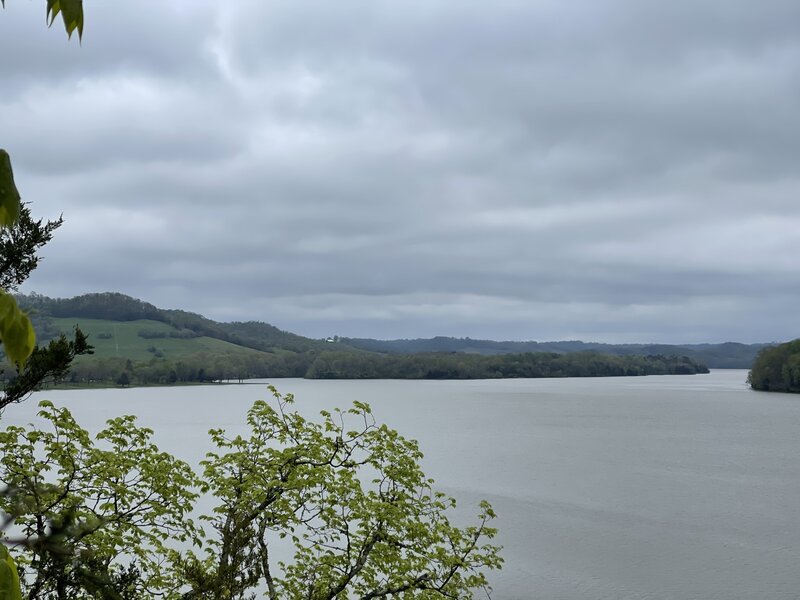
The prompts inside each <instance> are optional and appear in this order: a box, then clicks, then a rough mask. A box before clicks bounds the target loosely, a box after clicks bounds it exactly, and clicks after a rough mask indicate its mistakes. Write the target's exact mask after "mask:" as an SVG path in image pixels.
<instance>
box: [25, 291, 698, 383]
mask: <svg viewBox="0 0 800 600" xmlns="http://www.w3.org/2000/svg"><path fill="white" fill-rule="evenodd" d="M19 303H20V305H21V306H23V307H24V308H25V309H26V310H28V311H29V312H30V314H31V315H32V320H33V323H34V327H35V328H36V330H37V332H38V335H39V339H40V340H47V339H51V338H54V337H57V336H59V335H60V334H61V333H62V332H65V331H71V330H72V329H73V328H74V327H75V326H76V325H77V326H80V327H81V329H82V330H83V331H84V332H85V333H86V334H87V335H88V337H89V341H90V343H91V344H93V346H94V350H95V352H94V354H93V355H91V356H82V357H79V358H78V359H77V360H76V361H75V363H74V364H73V366H72V369H71V371H70V373H69V375H68V376H67V379H66V381H67V382H70V383H74V384H80V385H86V384H92V383H95V384H109V383H110V384H117V385H149V384H169V383H184V382H205V381H221V380H232V379H233V380H243V379H250V378H280V377H306V378H313V379H365V378H371V379H376V378H380V379H479V378H480V379H484V378H486V379H488V378H501V377H602V376H633V375H654V374H688V373H703V372H707V368H706V366H705V365H704V364H702V363H700V362H698V361H695V360H692V358H691V357H687V356H683V355H680V354H677V353H675V352H664V353H655V352H643V353H641V354H639V355H637V354H635V353H633V352H631V353H626V354H624V355H616V356H615V355H611V354H609V353H603V352H598V351H586V348H585V347H584V346H586V347H589V346H592V345H590V344H583V345H582V346H579V349H580V350H583V351H581V352H571V351H569V350H568V349H567V348H563V347H559V349H558V350H557V351H549V352H542V351H538V352H530V351H524V352H516V353H508V352H490V353H486V354H480V353H476V352H475V351H474V350H473V349H471V348H469V347H465V348H462V350H463V351H461V352H453V351H440V350H442V349H443V348H445V347H447V341H448V340H451V339H452V338H436V339H435V340H432V342H433V343H432V345H431V347H425V348H424V351H417V352H414V353H411V354H399V353H396V352H386V351H385V350H384V351H375V350H377V347H376V348H375V349H373V348H372V347H370V345H369V344H368V343H361V344H359V343H356V342H359V341H358V340H356V341H351V340H346V339H344V340H343V339H338V338H337V339H336V341H326V340H314V339H310V338H306V337H303V336H299V335H295V334H293V333H289V332H287V331H282V330H280V329H278V328H277V327H275V326H273V325H269V324H267V323H260V322H254V321H251V322H234V323H220V322H217V321H213V320H211V319H208V318H206V317H203V316H201V315H198V314H195V313H191V312H186V311H183V310H165V309H161V308H158V307H156V306H154V305H152V304H150V303H147V302H143V301H141V300H137V299H135V298H131V297H129V296H125V295H123V294H118V293H110V292H109V293H103V294H86V295H84V296H78V297H76V298H67V299H53V298H47V297H45V296H40V295H29V296H19ZM436 340H443V341H444V343H443V347H442V348H440V347H437V345H436V343H437V342H436ZM369 341H373V342H374V340H368V342H369ZM465 342H467V343H471V342H472V340H465ZM493 343H494V344H498V345H500V346H502V345H503V344H506V343H504V342H493ZM512 344H514V343H512ZM559 344H560V343H556V345H557V346H558V345H559ZM579 344H582V342H581V343H579ZM359 345H360V346H362V347H356V346H359ZM596 346H602V347H605V346H603V345H596ZM512 347H513V348H524V347H525V346H524V344H521V343H519V345H517V346H512ZM503 348H504V349H506V348H508V346H503ZM667 349H668V350H669V349H670V348H667Z"/></svg>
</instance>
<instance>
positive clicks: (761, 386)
mask: <svg viewBox="0 0 800 600" xmlns="http://www.w3.org/2000/svg"><path fill="white" fill-rule="evenodd" d="M747 381H748V382H749V383H750V387H752V388H753V389H754V390H762V391H768V392H792V393H800V339H797V340H793V341H791V342H787V343H785V344H781V345H779V346H775V347H773V348H765V349H764V350H762V351H761V352H759V354H758V356H757V357H756V360H755V363H753V368H752V369H751V370H750V375H749V376H748V378H747Z"/></svg>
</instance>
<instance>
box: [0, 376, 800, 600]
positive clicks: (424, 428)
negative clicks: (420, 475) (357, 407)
mask: <svg viewBox="0 0 800 600" xmlns="http://www.w3.org/2000/svg"><path fill="white" fill-rule="evenodd" d="M746 375H747V373H746V371H715V372H713V373H711V374H709V375H690V376H657V377H642V378H602V379H530V380H524V379H522V380H521V379H507V380H490V381H484V380H481V381H306V380H299V379H284V380H275V381H274V382H273V383H274V384H275V385H276V386H277V387H278V389H279V390H280V391H282V392H292V393H294V394H295V395H296V400H297V404H296V407H297V408H298V409H299V410H301V411H303V412H304V413H306V414H308V415H311V414H316V413H317V412H318V411H319V410H320V409H323V408H331V407H334V406H339V407H344V406H347V405H349V403H350V402H351V401H352V400H361V401H366V402H369V403H370V404H371V405H372V408H373V411H374V412H375V415H376V417H377V418H378V420H379V421H381V422H385V423H387V424H389V425H390V426H392V427H394V428H395V429H397V430H399V431H400V432H401V433H402V434H403V435H405V436H407V437H412V438H415V439H417V440H419V442H420V446H421V448H422V450H423V452H425V460H424V466H425V469H426V472H427V474H428V475H429V476H431V477H434V478H435V479H436V481H437V483H438V486H439V488H440V489H442V490H443V491H445V492H447V493H449V494H451V495H454V496H455V497H456V498H458V499H459V501H460V510H461V511H462V512H463V515H464V518H465V519H466V517H467V516H468V515H470V514H473V513H474V512H475V506H476V504H477V502H478V501H479V500H480V499H482V498H485V499H487V500H489V501H490V502H491V503H492V504H493V506H494V508H495V509H496V511H497V513H498V515H499V518H498V519H497V521H496V525H497V527H498V528H499V529H500V536H499V542H500V543H501V544H502V545H503V546H504V547H505V550H504V551H503V556H504V557H505V559H506V564H505V568H504V569H503V570H502V571H501V572H499V573H498V574H496V575H495V576H493V577H492V583H493V586H494V589H495V592H494V594H493V598H495V599H496V600H523V599H528V598H541V599H564V600H567V599H570V600H571V599H586V600H589V599H591V600H598V599H614V600H621V599H636V600H641V599H653V600H655V599H659V600H660V599H675V600H686V599H703V600H715V599H719V600H731V599H748V600H750V599H754V598H758V599H773V598H776V599H777V598H781V599H784V598H785V599H790V598H791V599H798V598H800V395H797V396H796V395H788V394H766V393H757V392H753V391H751V390H749V389H748V388H747V387H746V385H745V378H746ZM267 397H268V392H267V391H266V389H265V388H264V387H262V386H259V385H238V386H198V387H177V388H145V389H112V390H85V391H58V392H45V393H41V394H38V395H37V396H36V397H34V398H32V399H31V400H28V401H27V402H26V403H24V404H22V405H19V406H15V407H11V408H10V409H8V410H7V411H6V412H5V414H4V415H3V422H4V424H10V423H19V422H27V421H29V420H31V419H33V418H34V417H33V415H35V412H36V402H37V400H38V399H41V398H48V399H50V400H53V401H54V402H55V403H56V404H59V405H61V404H64V405H67V406H69V407H70V408H71V409H72V410H73V412H74V413H75V414H76V415H77V416H78V418H79V421H80V422H81V423H82V424H84V426H86V427H88V428H90V429H96V428H99V427H100V426H101V424H102V423H103V421H104V420H105V419H107V418H109V417H112V416H117V415H119V414H125V413H128V414H129V413H134V414H137V415H139V417H140V422H141V423H142V424H145V425H147V426H149V427H152V428H153V429H155V430H156V439H157V443H158V444H159V445H160V446H161V447H162V448H163V449H165V450H169V451H171V452H173V453H175V454H176V455H178V456H180V457H182V458H184V459H186V460H189V461H190V462H193V463H196V462H197V461H198V460H199V459H200V458H201V457H202V455H203V454H204V453H205V452H206V451H207V450H208V448H209V446H208V441H207V440H208V438H207V435H206V431H207V430H208V429H209V428H210V427H224V428H227V429H228V430H229V431H231V432H237V431H242V432H243V431H244V427H243V421H244V414H245V412H246V410H247V408H248V407H249V406H250V404H251V403H252V402H253V401H254V400H256V399H266V398H267Z"/></svg>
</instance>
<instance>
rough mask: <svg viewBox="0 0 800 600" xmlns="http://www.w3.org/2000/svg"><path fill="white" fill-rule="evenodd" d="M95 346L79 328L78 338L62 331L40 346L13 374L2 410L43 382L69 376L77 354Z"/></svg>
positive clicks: (77, 330)
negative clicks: (62, 333) (70, 336)
mask: <svg viewBox="0 0 800 600" xmlns="http://www.w3.org/2000/svg"><path fill="white" fill-rule="evenodd" d="M91 353H92V347H91V346H90V345H89V343H88V341H87V340H86V336H85V335H83V332H82V331H81V330H80V329H78V328H77V327H76V328H75V339H73V340H68V339H67V337H66V336H65V335H61V336H59V337H58V338H56V339H55V340H51V341H50V343H49V344H48V345H47V346H45V347H44V348H40V347H39V346H36V347H35V348H34V350H33V352H32V353H31V355H30V357H29V358H28V362H27V363H26V364H25V368H24V369H23V370H22V372H20V373H18V374H15V375H12V378H11V379H10V381H9V382H8V383H7V384H6V387H5V390H4V392H5V393H4V395H3V396H2V397H0V410H2V409H3V408H4V407H6V406H8V405H9V404H11V403H12V402H19V401H20V400H24V399H25V398H26V397H27V396H28V394H30V393H31V392H33V391H36V390H37V389H39V388H40V387H41V385H42V384H44V383H48V382H52V381H59V380H62V379H64V378H66V376H67V374H68V373H69V369H70V366H71V364H72V361H73V360H74V359H75V357H76V356H80V355H83V354H91Z"/></svg>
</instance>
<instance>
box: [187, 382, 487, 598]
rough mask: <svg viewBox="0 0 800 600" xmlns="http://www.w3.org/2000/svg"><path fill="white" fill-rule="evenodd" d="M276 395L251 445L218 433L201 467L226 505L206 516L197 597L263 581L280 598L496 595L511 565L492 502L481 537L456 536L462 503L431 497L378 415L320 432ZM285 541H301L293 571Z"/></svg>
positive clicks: (336, 418)
mask: <svg viewBox="0 0 800 600" xmlns="http://www.w3.org/2000/svg"><path fill="white" fill-rule="evenodd" d="M270 389H271V391H272V393H273V395H274V402H273V403H267V402H263V401H260V402H256V403H255V405H254V406H253V407H252V408H251V409H250V411H249V413H248V417H247V421H248V424H249V425H250V429H251V433H250V436H249V437H240V436H237V437H234V438H229V437H226V436H225V433H224V431H222V430H212V432H211V435H212V439H213V441H214V443H215V445H216V446H217V448H218V449H219V452H217V453H211V454H209V455H208V458H207V460H206V461H204V463H203V465H204V469H205V470H204V473H203V482H204V485H203V490H204V491H205V492H207V493H211V494H212V495H214V496H215V497H216V498H217V499H218V501H219V504H218V505H217V507H216V508H215V511H214V514H213V515H212V516H210V517H206V519H207V520H208V521H209V522H210V523H211V524H212V525H213V527H214V529H215V530H216V531H217V533H218V536H217V537H216V538H215V539H213V540H211V542H210V544H209V546H208V548H207V556H206V557H205V558H204V559H201V558H196V559H194V562H193V561H192V560H189V561H188V562H187V564H189V565H193V566H194V568H195V571H196V573H199V577H196V579H197V580H198V581H205V582H210V584H211V585H209V586H207V587H206V589H204V590H202V591H203V592H204V594H203V595H201V596H199V597H203V598H208V599H211V598H223V597H230V598H243V597H246V596H245V594H246V591H247V590H248V589H249V588H250V587H252V585H254V584H255V582H257V581H261V582H263V583H265V584H266V586H267V588H268V596H269V597H270V598H272V599H277V598H282V599H283V598H287V599H298V600H299V599H301V598H305V599H308V600H322V599H333V598H383V597H392V598H469V597H472V592H473V591H474V590H475V589H479V588H483V589H485V590H486V591H487V592H488V584H487V580H486V576H485V572H486V571H488V570H491V569H496V568H500V566H501V563H502V559H501V558H500V557H499V554H498V552H499V548H498V547H497V546H494V545H491V544H489V543H487V540H490V539H491V538H493V537H494V535H495V533H496V531H495V529H493V528H491V527H489V526H488V522H489V521H490V520H491V519H492V518H493V517H494V513H493V511H492V509H491V507H490V506H489V504H488V503H483V504H482V505H481V507H480V511H479V514H478V519H477V525H476V526H474V527H467V528H464V529H460V528H457V527H455V526H453V525H452V524H451V523H450V521H449V519H448V516H447V511H448V509H449V508H452V507H454V506H455V501H454V500H453V499H452V498H449V497H446V496H445V495H443V494H441V493H438V492H436V491H434V490H433V488H432V484H433V481H432V480H430V479H427V478H426V477H425V475H424V473H423V472H422V470H421V469H420V466H419V460H420V459H421V458H422V454H421V452H420V451H419V448H418V447H417V443H416V442H414V441H412V440H406V439H405V438H403V437H402V436H400V435H399V434H398V433H397V432H396V431H394V430H392V429H390V428H388V427H386V426H385V425H377V424H376V423H375V420H374V418H373V416H372V413H371V411H370V408H369V406H368V405H366V404H363V403H358V402H357V403H355V404H354V406H353V408H351V409H350V410H347V411H339V410H336V411H333V412H323V413H322V422H319V423H318V422H312V421H308V420H306V419H305V418H304V417H303V416H301V415H300V414H299V413H297V412H295V411H292V410H291V405H292V402H293V398H292V396H291V395H289V396H285V397H284V396H281V395H280V394H279V393H278V392H277V391H275V389H274V388H270ZM276 538H288V539H290V540H291V542H292V545H293V546H294V558H293V561H292V562H291V563H290V564H279V565H275V564H273V563H272V561H271V557H270V555H269V547H270V542H271V541H272V540H275V539H276ZM232 548H235V551H231V549H232ZM199 587H202V586H199ZM196 589H197V587H196Z"/></svg>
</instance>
